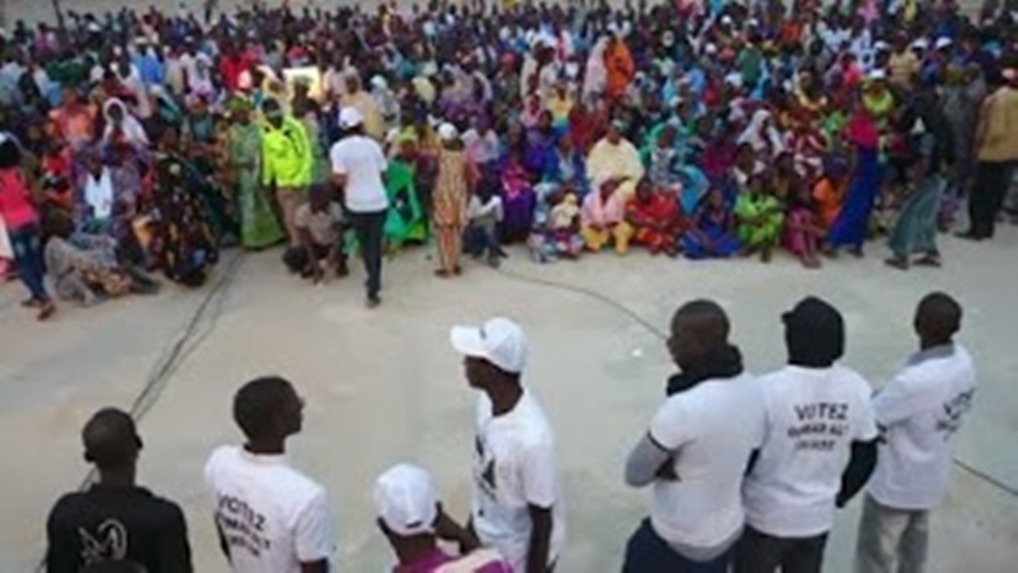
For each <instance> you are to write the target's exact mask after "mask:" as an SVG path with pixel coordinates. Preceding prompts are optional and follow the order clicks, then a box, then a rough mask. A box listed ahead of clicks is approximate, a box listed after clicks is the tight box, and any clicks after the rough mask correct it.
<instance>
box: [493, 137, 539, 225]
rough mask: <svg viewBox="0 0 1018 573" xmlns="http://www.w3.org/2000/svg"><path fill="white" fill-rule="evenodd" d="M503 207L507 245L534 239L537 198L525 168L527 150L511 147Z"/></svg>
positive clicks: (504, 178) (506, 162)
mask: <svg viewBox="0 0 1018 573" xmlns="http://www.w3.org/2000/svg"><path fill="white" fill-rule="evenodd" d="M501 182H502V205H503V208H504V209H505V218H504V219H503V220H502V226H501V229H500V233H501V239H502V242H503V244H504V243H511V242H514V241H521V240H524V239H526V237H527V236H529V235H530V230H531V228H533V226H534V206H535V205H536V204H537V195H536V194H535V192H534V187H533V182H532V181H531V179H530V175H529V173H527V170H526V168H525V167H524V166H523V150H522V149H520V148H519V147H515V146H514V147H510V148H509V149H507V150H506V155H505V157H504V159H503V161H502V175H501Z"/></svg>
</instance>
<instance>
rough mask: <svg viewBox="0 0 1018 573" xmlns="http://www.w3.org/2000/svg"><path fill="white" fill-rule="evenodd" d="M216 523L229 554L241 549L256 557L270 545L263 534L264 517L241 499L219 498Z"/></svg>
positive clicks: (225, 496)
mask: <svg viewBox="0 0 1018 573" xmlns="http://www.w3.org/2000/svg"><path fill="white" fill-rule="evenodd" d="M216 521H217V522H218V523H219V528H220V529H221V530H222V532H223V537H224V538H225V540H226V543H227V544H228V545H229V546H230V551H231V552H233V551H235V550H237V549H243V550H245V551H247V552H248V553H251V554H252V555H254V556H255V557H258V556H260V555H261V552H262V551H264V550H267V549H269V547H270V545H271V543H270V542H269V538H268V535H267V534H266V532H265V516H264V515H262V514H260V513H258V512H257V511H255V510H254V509H253V508H252V507H251V506H249V505H248V504H247V502H245V501H244V500H242V499H238V498H236V497H233V496H229V495H221V496H219V503H218V508H217V510H216Z"/></svg>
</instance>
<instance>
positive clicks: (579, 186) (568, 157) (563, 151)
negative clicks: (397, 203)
mask: <svg viewBox="0 0 1018 573" xmlns="http://www.w3.org/2000/svg"><path fill="white" fill-rule="evenodd" d="M550 180H551V181H553V182H555V183H556V184H557V185H558V186H559V187H560V188H565V187H568V188H570V189H571V192H572V193H574V194H575V195H576V197H577V199H583V198H584V197H586V196H587V193H588V192H589V191H590V182H589V181H588V180H587V166H586V162H585V161H584V159H583V154H582V153H580V150H579V149H578V148H577V147H576V145H575V144H574V142H573V137H572V135H570V134H569V133H568V132H566V133H563V134H562V136H561V137H559V139H558V145H556V146H555V151H554V154H553V156H552V169H551V173H550Z"/></svg>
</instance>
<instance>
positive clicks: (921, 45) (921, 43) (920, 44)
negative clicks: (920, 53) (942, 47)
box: [912, 38, 930, 50]
mask: <svg viewBox="0 0 1018 573" xmlns="http://www.w3.org/2000/svg"><path fill="white" fill-rule="evenodd" d="M929 47H930V41H929V40H927V39H926V38H919V39H917V40H916V41H914V42H912V49H913V50H926V48H929Z"/></svg>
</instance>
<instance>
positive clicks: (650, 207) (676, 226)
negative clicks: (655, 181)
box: [626, 193, 686, 253]
mask: <svg viewBox="0 0 1018 573" xmlns="http://www.w3.org/2000/svg"><path fill="white" fill-rule="evenodd" d="M626 220H627V221H628V222H629V224H630V225H632V226H633V228H634V231H635V232H634V233H633V243H634V244H637V245H643V246H645V247H647V248H649V249H650V250H651V252H654V253H657V252H660V251H662V250H669V249H675V248H677V243H678V239H679V235H681V234H682V233H683V232H684V231H685V230H686V229H685V227H686V225H685V222H684V220H683V219H681V218H679V204H678V201H677V200H676V197H675V195H672V194H671V193H653V194H651V196H650V199H648V200H647V201H641V200H640V199H639V197H633V198H632V199H630V200H629V203H627V204H626Z"/></svg>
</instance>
